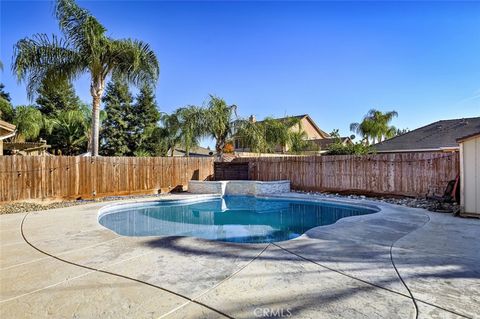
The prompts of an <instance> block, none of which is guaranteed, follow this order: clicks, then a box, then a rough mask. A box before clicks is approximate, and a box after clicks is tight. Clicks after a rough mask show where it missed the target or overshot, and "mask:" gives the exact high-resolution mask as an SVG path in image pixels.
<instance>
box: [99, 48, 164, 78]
mask: <svg viewBox="0 0 480 319" xmlns="http://www.w3.org/2000/svg"><path fill="white" fill-rule="evenodd" d="M105 59H106V61H105V64H106V65H108V66H109V69H108V70H107V71H108V72H109V71H110V70H111V72H112V76H113V77H115V78H123V79H125V80H127V81H128V82H129V83H132V84H135V85H143V84H150V85H153V84H154V83H155V82H156V81H157V79H158V75H159V73H160V65H159V62H158V60H157V56H156V55H155V52H154V51H153V50H152V49H151V48H150V46H149V45H148V44H147V43H145V42H142V41H139V40H132V39H123V40H110V43H109V46H108V54H106V56H105Z"/></svg>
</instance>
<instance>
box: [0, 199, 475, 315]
mask: <svg viewBox="0 0 480 319" xmlns="http://www.w3.org/2000/svg"><path fill="white" fill-rule="evenodd" d="M280 196H281V197H283V198H293V199H309V198H312V199H314V200H317V201H323V200H325V199H324V198H322V197H321V196H311V195H305V194H297V193H288V194H283V195H280ZM273 197H275V196H273ZM198 198H201V196H198V195H194V196H193V195H172V196H167V197H166V199H189V200H191V199H198ZM156 200H158V199H156ZM326 201H329V202H331V201H330V200H326ZM122 202H138V200H135V201H122ZM347 202H348V203H350V204H354V205H355V204H358V205H367V206H371V205H376V206H378V207H379V208H380V212H378V213H374V214H369V215H362V216H355V217H348V218H344V219H341V220H339V221H337V223H335V224H333V225H328V226H320V227H316V228H313V229H311V230H309V231H307V233H306V234H304V235H302V236H301V237H298V238H296V239H293V240H289V241H284V242H279V243H269V244H233V243H224V242H215V241H209V240H202V239H196V238H191V237H179V238H176V237H144V238H131V237H130V238H129V237H123V236H118V235H116V234H114V233H113V232H112V231H110V230H108V229H106V228H104V227H103V226H101V225H99V223H98V211H99V210H100V209H101V208H103V207H105V206H107V205H110V204H111V203H95V204H88V205H85V206H75V207H69V208H63V209H55V210H51V211H48V212H39V213H32V214H30V213H27V214H14V215H3V216H0V235H1V247H0V248H1V251H0V252H1V264H0V274H1V278H0V281H1V287H0V288H1V289H0V303H1V304H2V307H0V308H1V309H0V317H2V318H13V317H18V316H19V315H22V316H24V317H26V318H30V317H31V318H39V317H42V311H43V309H44V308H45V307H47V306H48V311H47V310H45V311H47V312H45V313H43V315H45V316H53V317H59V316H76V315H77V312H82V311H83V315H84V316H87V317H88V316H89V315H90V316H99V315H101V316H102V317H110V318H128V317H132V314H133V316H136V317H138V316H140V317H147V316H148V317H152V318H159V319H160V318H165V317H167V316H168V317H178V318H190V317H191V318H198V317H212V318H213V314H216V315H217V316H218V315H220V316H222V317H227V318H238V317H239V318H249V317H253V315H252V314H253V312H252V311H254V310H255V309H257V308H259V307H267V306H268V305H269V304H270V303H272V302H274V301H275V299H273V301H269V298H270V297H269V296H272V298H274V297H273V296H275V295H276V294H279V296H282V297H278V298H279V301H278V302H281V301H282V300H284V303H285V304H284V305H283V304H282V307H285V309H294V310H292V311H295V313H293V317H294V318H297V317H298V318H308V317H311V316H312V314H313V315H315V316H317V315H318V316H321V317H324V318H349V317H351V314H352V311H354V313H356V312H360V313H363V314H364V315H365V316H368V317H385V316H393V315H394V316H396V317H399V318H407V317H414V318H418V317H419V316H420V315H421V316H422V318H428V317H435V316H437V317H438V316H442V317H443V316H447V314H449V315H450V316H451V315H455V316H458V317H462V318H476V316H477V315H478V314H479V313H480V303H479V301H480V297H478V296H480V284H479V282H480V270H479V269H478V264H480V243H478V233H480V221H478V220H473V219H460V218H454V217H452V216H449V215H443V214H438V213H431V212H428V211H425V210H423V209H414V208H406V207H400V206H395V205H390V204H383V203H376V202H370V201H367V200H347ZM27 216H28V218H27ZM16 227H18V228H17V229H19V234H18V233H16V232H15V228H16ZM19 235H20V236H19ZM475 239H476V240H475ZM22 240H23V241H24V242H25V243H26V244H27V245H22ZM28 247H30V248H28ZM31 248H33V249H34V250H35V251H36V252H37V253H34V252H32V251H31ZM394 248H395V249H394ZM29 249H30V250H29ZM282 251H283V252H285V253H286V254H287V255H286V256H292V257H294V258H293V259H292V257H282V255H281V252H282ZM394 251H395V255H396V256H395V258H394ZM38 252H39V253H41V254H43V255H45V256H47V257H39V255H38ZM267 252H268V253H267ZM60 256H62V257H63V258H62V257H60ZM65 256H70V258H69V259H65ZM387 256H388V257H387ZM52 260H56V261H59V262H61V263H62V264H64V265H65V266H60V265H57V266H54V267H55V269H52V271H51V274H50V273H48V274H47V273H45V270H46V269H48V267H49V266H48V265H50V263H51V261H52ZM305 262H306V263H307V264H312V265H314V266H313V267H321V268H323V269H326V270H327V272H326V273H324V272H321V271H315V270H313V274H310V273H309V271H308V267H309V266H307V265H304V263H305ZM387 262H388V263H389V264H390V267H388V266H387ZM96 264H98V266H95V265H96ZM280 264H283V265H284V266H280ZM54 265H55V264H54ZM475 265H477V266H475ZM69 266H75V268H80V269H85V270H87V272H81V273H79V272H78V271H77V272H74V271H73V270H72V269H71V268H68V267H69ZM118 266H121V267H120V268H118ZM265 267H266V268H265ZM305 267H307V268H305ZM389 268H390V270H389ZM115 269H119V270H120V271H118V270H117V271H116V270H115ZM288 269H291V270H288ZM313 269H315V268H313ZM265 271H268V274H264V272H265ZM285 271H287V272H286V273H285V274H283V272H285ZM289 272H291V273H292V276H293V274H295V277H292V278H298V282H297V279H295V280H294V281H291V280H290V279H289V278H290V277H289V276H291V275H289ZM93 273H98V274H101V275H108V276H111V277H112V278H113V277H116V278H119V279H123V280H127V281H129V282H132V285H134V286H135V287H137V288H135V289H137V290H138V289H140V290H141V291H143V292H144V293H142V295H143V294H146V295H145V296H143V297H141V298H140V297H138V296H135V295H134V292H133V290H132V292H129V291H130V290H131V289H129V288H127V289H120V288H114V287H116V285H117V284H114V283H115V282H116V281H115V280H113V279H112V280H110V282H111V284H106V283H102V282H97V283H90V281H91V279H89V280H87V279H86V277H87V276H89V275H92V274H93ZM315 273H316V274H315ZM329 274H331V275H329ZM338 275H340V277H338V278H337V277H335V278H337V279H335V280H334V281H333V282H332V281H328V280H327V279H328V278H330V277H332V276H338ZM325 276H326V277H325ZM89 277H90V276H89ZM270 277H271V278H272V279H273V278H276V280H275V281H272V279H270ZM310 277H312V279H308V278H310ZM394 277H395V278H394ZM303 278H304V279H303ZM323 278H325V279H323ZM341 278H345V279H341ZM105 280H106V282H109V280H108V279H105ZM284 280H286V281H285V284H286V285H288V287H289V288H287V289H286V290H285V289H284V288H280V287H283V284H282V282H283V281H284ZM351 281H354V282H357V283H358V284H352V283H349V282H351ZM395 281H397V282H398V284H401V286H398V285H397V284H395ZM87 282H89V284H90V286H91V285H92V284H93V286H91V287H90V286H88V287H89V288H87V286H85V284H82V283H87ZM70 283H71V284H70ZM266 283H269V284H267V285H266V286H265V284H266ZM287 283H288V284H287ZM320 283H321V284H320ZM119 284H120V283H119ZM330 285H332V286H330ZM352 285H353V286H352ZM359 285H360V286H359ZM364 285H365V286H368V287H371V288H368V289H367V288H365V287H364ZM69 286H72V287H73V288H74V290H72V291H71V292H70V293H71V294H72V296H75V297H74V298H72V297H69V296H70V295H67V296H65V297H62V295H60V297H59V300H58V301H57V300H51V299H49V298H48V296H49V295H50V294H52V293H56V296H57V297H58V296H59V295H58V292H61V291H62V290H64V289H65V288H66V287H69ZM77 286H78V288H75V287H77ZM82 286H83V287H85V288H82ZM142 286H144V287H145V288H141V287H142ZM277 286H278V288H276V287H277ZM148 287H151V288H155V290H157V291H163V292H164V293H166V294H168V295H171V296H172V297H171V298H174V299H172V300H173V301H174V303H171V301H168V300H170V299H171V298H170V299H168V298H167V299H168V300H167V299H165V298H160V297H161V295H157V296H155V295H156V294H155V293H154V292H153V291H151V290H149V289H148ZM328 287H331V289H330V288H328ZM354 287H357V288H354ZM362 287H363V288H362ZM401 288H403V290H405V292H402V291H401V290H399V289H401ZM85 289H89V290H85ZM92 289H93V290H92ZM112 289H113V290H112ZM132 289H133V286H132ZM272 289H273V290H272ZM279 289H280V290H279ZM322 289H323V290H322ZM324 289H327V290H325V291H332V293H333V292H335V293H337V291H339V292H338V293H340V292H342V291H344V292H345V294H346V295H343V296H342V297H341V298H343V299H344V301H342V299H338V300H337V299H333V300H329V299H325V301H323V299H322V298H323V295H324V294H325V293H322V292H321V291H324ZM363 290H366V291H367V295H371V296H372V297H373V296H375V297H373V298H375V299H376V302H375V304H370V303H367V304H366V305H365V300H363V299H362V298H365V297H363V295H362V293H363ZM43 291H48V293H43ZM89 291H91V293H93V295H92V296H94V297H96V296H97V295H98V296H99V298H100V299H98V300H97V299H91V298H94V297H91V298H90V297H88V296H90V295H91V293H89ZM267 291H270V293H268V292H267ZM282 291H283V292H282ZM302 291H303V292H302ZM316 291H318V292H316ZM381 291H385V292H387V295H384V294H382V293H381ZM312 293H314V295H317V297H316V298H315V300H316V302H315V304H318V305H320V306H318V305H317V306H315V304H311V303H310V300H308V299H304V298H306V297H303V296H304V295H306V296H308V295H309V294H312ZM148 294H150V295H151V298H160V299H155V300H157V301H156V302H153V301H152V302H151V303H148V302H146V301H145V299H148V298H149V297H147V295H148ZM285 294H286V295H285ZM297 294H298V295H297ZM322 294H323V295H322ZM284 295H285V296H289V298H288V299H282V298H283V296H284ZM100 296H101V297H100ZM295 296H297V297H295ZM312 296H313V295H312ZM394 296H398V297H400V299H398V298H397V297H394ZM26 298H28V304H27V305H28V311H27V310H26V309H24V307H23V306H22V304H23V305H25V302H26ZM66 298H68V300H67V299H66ZM138 298H140V299H138ZM337 298H338V297H337ZM164 299H165V301H163V300H164ZM404 299H408V300H410V301H411V303H413V307H412V308H414V309H413V310H411V311H408V310H406V309H405V307H404V305H403V301H402V300H404ZM96 300H97V301H96ZM175 300H176V301H175ZM181 300H183V301H181ZM303 300H305V301H303ZM55 302H58V303H59V304H62V303H65V304H67V306H65V307H54V306H53V304H55ZM99 302H101V303H99ZM232 302H233V303H232ZM417 302H418V304H417ZM51 304H52V305H51ZM323 304H324V306H321V305H323ZM82 305H83V307H82ZM402 305H403V306H402ZM70 306H71V307H70ZM125 306H128V307H127V308H125ZM132 306H134V307H132ZM198 307H200V308H198ZM272 307H273V303H272ZM276 307H279V306H278V305H277V306H276ZM68 309H70V312H69V310H68ZM71 309H73V310H71ZM201 309H204V310H201ZM337 309H338V310H337ZM205 311H206V312H205ZM72 312H73V313H72ZM47 313H48V315H47ZM209 313H210V314H209ZM147 314H148V315H147ZM79 317H82V316H80V315H79Z"/></svg>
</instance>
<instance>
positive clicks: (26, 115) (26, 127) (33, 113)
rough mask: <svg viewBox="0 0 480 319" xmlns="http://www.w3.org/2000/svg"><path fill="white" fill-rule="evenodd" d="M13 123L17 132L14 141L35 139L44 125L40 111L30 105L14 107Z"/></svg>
mask: <svg viewBox="0 0 480 319" xmlns="http://www.w3.org/2000/svg"><path fill="white" fill-rule="evenodd" d="M13 124H15V126H16V130H17V134H16V135H15V137H14V141H15V142H19V141H26V140H34V139H36V138H37V137H38V136H39V134H40V131H41V129H42V128H43V127H44V124H45V122H44V119H43V115H42V113H41V112H40V111H39V110H37V109H36V108H35V107H33V106H31V105H21V106H17V107H15V109H14V115H13Z"/></svg>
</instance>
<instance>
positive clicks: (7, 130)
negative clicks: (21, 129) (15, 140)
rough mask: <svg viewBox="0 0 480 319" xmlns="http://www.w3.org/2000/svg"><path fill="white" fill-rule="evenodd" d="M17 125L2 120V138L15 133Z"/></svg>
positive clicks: (0, 133)
mask: <svg viewBox="0 0 480 319" xmlns="http://www.w3.org/2000/svg"><path fill="white" fill-rule="evenodd" d="M15 128H16V127H15V125H13V124H10V123H8V122H5V121H2V120H0V137H1V136H4V135H10V134H11V133H13V132H15Z"/></svg>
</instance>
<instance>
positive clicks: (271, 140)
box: [236, 117, 302, 153]
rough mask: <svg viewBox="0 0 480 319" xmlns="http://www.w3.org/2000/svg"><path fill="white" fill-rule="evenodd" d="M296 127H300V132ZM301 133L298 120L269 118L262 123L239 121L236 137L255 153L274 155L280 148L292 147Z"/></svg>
mask: <svg viewBox="0 0 480 319" xmlns="http://www.w3.org/2000/svg"><path fill="white" fill-rule="evenodd" d="M295 125H298V130H295V129H293V127H294V126H295ZM299 132H302V128H301V126H300V120H299V119H298V118H295V117H286V118H284V119H275V118H272V117H267V118H265V119H264V120H263V121H261V122H252V121H250V120H239V121H237V132H236V136H237V138H239V139H240V140H242V142H243V143H244V144H245V145H248V147H249V148H250V150H251V151H253V152H259V153H273V152H275V151H277V147H278V146H281V147H282V148H283V149H284V148H288V147H291V146H292V144H293V143H294V142H296V139H297V138H298V136H297V134H298V133H299Z"/></svg>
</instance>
